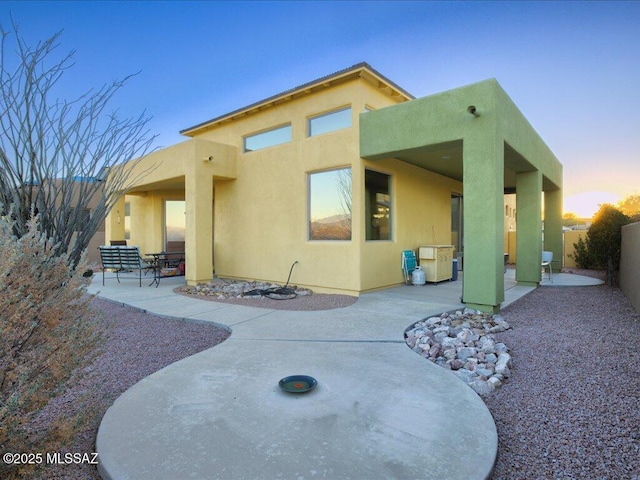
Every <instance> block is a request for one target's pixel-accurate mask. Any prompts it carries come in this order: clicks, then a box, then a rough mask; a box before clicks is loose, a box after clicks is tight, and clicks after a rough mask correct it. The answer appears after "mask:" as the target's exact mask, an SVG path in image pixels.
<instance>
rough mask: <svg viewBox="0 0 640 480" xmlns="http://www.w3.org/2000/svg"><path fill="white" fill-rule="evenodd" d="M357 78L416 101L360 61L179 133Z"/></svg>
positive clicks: (389, 92)
mask: <svg viewBox="0 0 640 480" xmlns="http://www.w3.org/2000/svg"><path fill="white" fill-rule="evenodd" d="M354 78H364V79H365V80H367V81H369V82H370V83H372V84H373V85H375V86H376V87H377V88H379V89H381V90H383V91H384V92H385V93H387V95H389V96H390V97H393V98H396V99H398V100H399V102H406V101H408V100H413V99H414V98H415V97H414V96H413V95H411V94H410V93H409V92H407V91H406V90H404V89H403V88H402V87H400V86H398V85H397V84H396V83H395V82H392V81H391V80H389V79H388V78H387V77H385V76H384V75H382V74H381V73H379V72H378V71H376V70H375V69H374V68H373V67H371V65H369V64H368V63H366V62H361V63H357V64H355V65H353V66H351V67H349V68H345V69H343V70H340V71H338V72H335V73H332V74H330V75H326V76H324V77H321V78H318V79H316V80H312V81H311V82H308V83H305V84H303V85H300V86H297V87H294V88H291V89H289V90H286V91H284V92H281V93H278V94H276V95H273V96H271V97H268V98H265V99H264V100H260V101H258V102H255V103H252V104H251V105H248V106H246V107H242V108H239V109H237V110H234V111H232V112H229V113H225V114H224V115H220V116H218V117H215V118H212V119H210V120H206V121H204V122H202V123H198V124H197V125H194V126H192V127H189V128H185V129H184V130H180V133H181V134H182V135H187V136H193V135H195V134H197V133H199V132H202V131H204V130H207V129H209V128H212V127H214V126H216V125H218V124H221V123H224V122H227V121H232V120H236V119H237V118H240V117H242V116H246V115H250V114H252V113H257V112H259V111H262V110H265V109H267V108H271V107H274V106H276V105H278V104H280V103H283V102H286V101H289V100H293V99H294V98H298V97H301V96H304V95H308V94H310V93H313V92H316V91H318V90H321V89H323V88H328V87H330V86H333V85H336V84H339V83H343V82H346V81H349V80H353V79H354Z"/></svg>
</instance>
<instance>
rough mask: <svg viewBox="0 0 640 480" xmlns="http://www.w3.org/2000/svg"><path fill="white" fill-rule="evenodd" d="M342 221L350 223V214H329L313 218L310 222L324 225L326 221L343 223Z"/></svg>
mask: <svg viewBox="0 0 640 480" xmlns="http://www.w3.org/2000/svg"><path fill="white" fill-rule="evenodd" d="M344 222H348V223H351V216H350V215H345V214H344V213H340V214H338V215H331V216H330V217H324V218H320V219H318V220H314V221H313V222H312V223H319V224H321V225H324V224H327V223H344Z"/></svg>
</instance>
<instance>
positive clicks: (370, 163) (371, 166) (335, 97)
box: [106, 63, 562, 310]
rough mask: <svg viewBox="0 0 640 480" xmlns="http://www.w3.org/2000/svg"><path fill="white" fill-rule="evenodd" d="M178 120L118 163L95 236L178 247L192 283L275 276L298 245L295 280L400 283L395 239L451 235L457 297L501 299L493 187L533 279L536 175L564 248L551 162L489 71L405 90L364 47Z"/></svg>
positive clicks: (500, 230) (489, 305) (523, 268)
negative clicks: (121, 181)
mask: <svg viewBox="0 0 640 480" xmlns="http://www.w3.org/2000/svg"><path fill="white" fill-rule="evenodd" d="M181 133H182V134H183V135H185V136H187V137H190V138H189V139H188V140H186V141H185V142H183V143H180V144H177V145H174V146H171V147H168V148H165V149H163V150H160V151H156V152H154V153H152V154H150V155H148V156H146V157H144V158H143V159H140V160H139V161H137V162H135V163H132V164H130V165H127V166H126V167H125V168H130V169H132V170H133V172H132V178H136V180H135V181H134V182H132V184H131V185H130V188H129V189H128V191H127V192H126V195H125V196H123V198H122V199H121V200H120V203H119V204H118V205H116V207H115V208H114V209H113V210H112V212H111V214H110V216H109V217H108V218H107V224H106V239H107V240H117V239H123V238H125V237H128V241H129V244H130V245H138V246H139V247H140V251H141V252H143V253H145V252H158V251H162V250H165V249H166V248H167V246H168V245H169V244H173V245H174V247H175V245H178V248H181V247H182V248H184V251H185V257H186V281H187V282H188V283H189V284H192V285H193V284H197V283H199V282H205V281H208V280H210V279H212V277H213V274H214V272H215V274H216V275H218V276H221V277H227V278H244V279H256V280H269V281H274V282H281V283H283V282H284V281H286V279H287V276H288V274H289V270H290V266H291V265H292V264H293V263H294V262H296V261H297V262H298V263H297V264H296V266H295V269H294V270H293V273H292V276H291V283H295V284H298V285H302V286H306V287H309V288H311V289H313V290H314V291H316V292H334V293H345V294H349V295H358V294H359V293H360V292H365V291H369V290H374V289H380V288H384V287H388V286H391V285H397V284H400V283H402V282H403V273H402V270H401V261H400V259H401V252H402V251H403V250H405V249H416V248H418V247H419V246H421V245H431V244H454V246H455V247H456V249H457V250H458V251H461V250H463V249H464V270H465V275H464V276H465V282H464V291H463V295H464V300H465V302H467V303H468V304H469V305H470V306H474V307H476V308H481V309H484V310H497V309H498V308H499V305H500V303H501V302H502V301H503V299H504V278H503V255H504V252H505V230H504V228H505V218H504V217H505V203H504V194H505V193H516V198H517V201H516V207H515V208H516V209H517V212H518V215H517V219H516V223H517V229H518V237H517V241H518V266H517V279H518V281H519V282H521V283H526V284H537V283H538V282H539V281H540V268H539V267H540V254H541V250H542V240H541V235H540V231H541V215H540V212H541V210H542V203H541V202H542V192H543V191H544V192H545V195H544V202H545V205H544V206H545V212H546V217H547V218H546V219H545V222H546V229H547V232H546V233H545V242H546V244H545V250H553V251H554V252H556V257H555V258H557V259H560V258H561V250H562V248H561V238H562V237H561V235H562V226H561V216H562V211H561V200H562V190H561V188H562V167H561V165H560V163H559V162H558V161H557V159H556V158H555V157H554V156H553V154H552V153H551V151H550V150H549V149H548V147H547V146H546V145H545V144H544V142H543V141H542V140H541V139H540V137H539V136H538V135H537V134H536V132H535V131H534V130H533V129H532V128H531V126H530V125H529V124H528V122H527V121H526V119H525V118H524V116H522V114H521V113H520V112H519V110H518V109H517V108H516V107H515V105H514V104H513V102H512V101H511V100H510V99H509V98H508V96H507V95H506V94H505V93H504V91H503V90H502V88H501V87H500V86H499V84H498V83H497V82H496V81H495V80H487V81H484V82H480V83H477V84H473V85H470V86H466V87H462V88H459V89H455V90H451V91H448V92H444V93H441V94H438V95H433V96H429V97H424V98H419V99H416V98H414V97H413V96H412V95H410V94H409V93H407V92H406V91H405V90H403V89H402V88H401V87H399V86H398V85H396V84H395V83H394V82H392V81H391V80H389V79H388V78H386V77H385V76H383V75H382V74H380V73H379V72H377V71H376V70H374V69H373V68H372V67H371V66H369V65H368V64H366V63H361V64H358V65H354V66H353V67H350V68H347V69H345V70H342V71H339V72H337V73H334V74H331V75H328V76H326V77H323V78H320V79H317V80H314V81H312V82H309V83H307V84H304V85H301V86H299V87H295V88H292V89H290V90H288V91H286V92H283V93H280V94H278V95H274V96H272V97H269V98H267V99H265V100H262V101H260V102H257V103H254V104H252V105H249V106H247V107H244V108H240V109H238V110H235V111H233V112H230V113H227V114H225V115H221V116H219V117H216V118H213V119H211V120H208V121H205V122H202V123H199V124H197V125H195V126H193V127H189V128H186V129H184V130H182V131H181ZM142 171H145V172H146V173H145V174H144V175H138V174H137V173H139V172H142ZM463 198H464V210H463V209H462V208H461V207H462V200H463ZM511 208H512V210H511V211H513V207H511ZM462 225H464V242H463V239H462V231H463V229H462ZM556 230H557V232H556ZM181 242H183V243H181ZM463 243H464V247H463Z"/></svg>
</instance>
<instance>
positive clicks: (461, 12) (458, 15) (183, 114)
mask: <svg viewBox="0 0 640 480" xmlns="http://www.w3.org/2000/svg"><path fill="white" fill-rule="evenodd" d="M10 15H12V16H13V18H14V20H15V21H16V22H17V23H18V24H19V26H20V31H21V33H22V35H23V36H24V37H26V39H27V40H29V41H37V40H42V39H45V38H48V37H50V36H51V35H52V34H54V33H56V32H57V31H59V30H63V35H62V38H61V47H60V54H62V53H66V52H68V51H69V50H76V54H75V66H74V67H73V68H72V69H71V70H69V72H68V73H67V74H66V76H65V79H64V82H63V84H62V85H61V92H62V93H61V96H64V97H65V98H68V99H71V98H75V97H77V96H78V95H79V94H80V93H83V92H85V91H86V90H88V89H89V88H91V87H100V86H102V85H103V84H104V83H108V82H111V81H112V80H115V79H119V78H122V77H124V76H126V75H128V74H130V73H135V72H138V71H139V72H140V73H139V75H137V76H136V77H135V78H133V79H132V80H131V81H130V82H129V84H128V85H127V86H126V87H125V88H124V89H123V90H121V91H120V93H119V94H118V95H117V96H116V97H115V99H114V100H113V103H112V106H113V107H114V108H118V110H119V112H120V114H121V115H122V116H137V115H138V114H139V113H141V112H142V111H146V112H147V114H148V115H150V116H152V117H153V119H152V121H151V123H150V127H151V130H152V131H153V132H154V133H157V134H158V135H159V137H158V141H157V146H168V145H172V144H174V143H176V142H179V141H182V140H185V139H186V138H184V137H181V136H180V134H179V133H178V131H179V130H181V129H184V128H187V127H190V126H193V125H196V124H198V123H200V122H202V121H205V120H208V119H210V118H213V117H216V116H218V115H221V114H224V113H227V112H229V111H232V110H235V109H237V108H240V107H243V106H246V105H248V104H251V103H253V102H256V101H258V100H261V99H263V98H266V97H269V96H271V95H273V94H276V93H280V92H282V91H284V90H287V89H289V88H291V87H294V86H297V85H300V84H303V83H306V82H308V81H310V80H314V79H316V78H319V77H322V76H324V75H327V74H330V73H333V72H335V71H337V70H341V69H344V68H346V67H349V66H351V65H354V64H356V63H359V62H363V61H364V62H367V63H369V64H370V65H371V66H372V67H373V68H375V69H376V70H378V71H379V72H380V73H382V74H383V75H385V76H387V77H388V78H390V79H391V80H393V81H394V82H395V83H397V84H398V85H400V86H401V87H403V88H404V89H405V90H407V91H409V92H410V93H412V94H413V95H415V96H416V97H422V96H426V95H431V94H434V93H438V92H441V91H444V90H448V89H451V88H456V87H460V86H463V85H467V84H470V83H475V82H478V81H480V80H485V79H488V78H495V79H497V80H498V82H499V83H500V84H501V85H502V87H503V88H504V89H505V91H506V92H507V94H508V95H509V96H510V97H511V99H512V100H513V101H514V102H515V104H516V105H517V106H518V107H519V108H520V110H521V111H522V112H523V114H524V115H525V117H527V119H528V120H529V122H530V123H531V125H532V126H533V128H534V129H535V130H536V131H537V132H538V133H539V134H540V136H541V137H542V139H543V140H544V141H545V142H546V143H547V145H548V146H549V147H550V148H551V150H552V151H553V152H554V153H555V155H556V156H557V157H558V159H559V160H560V162H561V163H562V164H563V166H564V195H565V211H572V212H575V213H577V214H578V215H582V216H590V215H592V214H593V213H594V212H595V211H596V210H597V204H598V203H603V202H609V203H615V202H617V201H618V200H620V199H621V198H622V197H624V196H626V195H629V194H633V193H635V194H640V27H639V25H640V2H631V1H629V2H612V1H607V2H479V1H474V2H435V1H434V2H419V1H410V2H401V1H393V2H391V1H389V2H385V1H376V2H366V1H357V2H346V1H345V2H327V1H317V2H312V1H307V2H294V1H286V2H268V1H253V2H231V1H228V2H213V1H209V2H188V1H183V2H177V1H176V2H171V1H165V2H153V1H144V2H96V1H92V2H80V1H75V2H36V1H30V2H11V1H9V2H0V24H1V25H2V27H3V28H4V29H5V30H7V29H10V27H11V19H10Z"/></svg>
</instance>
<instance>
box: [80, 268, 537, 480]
mask: <svg viewBox="0 0 640 480" xmlns="http://www.w3.org/2000/svg"><path fill="white" fill-rule="evenodd" d="M101 283H102V282H101V277H100V278H94V283H93V284H92V286H91V288H90V292H92V293H99V295H100V297H103V298H107V299H111V300H113V301H117V302H120V303H123V304H128V305H132V306H134V307H137V308H140V309H142V310H145V311H148V312H150V313H154V314H158V315H162V316H170V317H175V318H181V319H189V320H198V321H206V322H214V323H217V324H221V325H227V326H229V327H230V328H231V329H232V331H233V334H232V336H231V337H230V338H229V339H228V340H226V341H225V342H224V343H222V344H221V345H218V346H216V347H215V348H212V349H209V350H206V351H204V352H201V353H199V354H196V355H193V356H191V357H188V358H186V359H183V360H181V361H179V362H176V363H174V364H172V365H169V366H168V367H166V368H164V369H162V370H160V371H159V372H156V373H154V374H153V375H151V376H149V377H147V378H145V379H143V380H142V381H141V382H139V383H138V384H136V385H134V386H133V387H132V388H130V389H129V390H127V391H126V392H125V393H124V394H123V395H122V396H120V397H119V398H118V399H117V400H116V402H115V403H114V405H113V406H112V407H111V408H109V410H108V411H107V413H106V414H105V416H104V418H103V420H102V423H101V425H100V430H99V432H98V438H97V442H96V444H97V451H98V453H99V457H100V466H99V471H100V474H101V476H102V477H103V478H104V479H113V480H121V479H122V480H124V479H136V480H146V479H155V480H162V479H186V478H193V479H224V480H227V479H252V480H253V479H367V480H374V479H390V478H403V479H414V478H416V479H417V478H419V479H443V478H446V479H450V480H455V479H460V480H473V479H486V478H488V477H489V476H490V474H491V470H492V468H493V464H494V461H495V457H496V453H497V432H496V427H495V424H494V422H493V419H492V417H491V414H490V413H489V411H488V410H487V408H486V407H485V405H484V403H483V402H482V400H481V399H480V397H479V396H477V395H476V394H475V392H473V390H472V389H471V388H469V387H467V386H466V385H465V384H464V383H462V382H461V381H460V380H458V379H457V378H456V377H454V376H453V375H451V374H450V373H449V372H447V371H446V370H444V369H442V368H440V367H438V366H436V365H434V364H432V363H430V362H428V361H425V360H424V359H423V358H422V357H420V356H419V355H416V354H415V353H414V352H413V351H411V350H410V349H409V348H407V347H406V345H405V343H404V341H403V335H402V334H403V332H404V330H405V328H406V327H407V326H409V325H410V324H411V323H413V322H415V321H417V320H420V319H422V318H425V317H427V316H429V315H432V314H436V313H441V312H443V311H447V310H452V309H456V308H463V305H461V304H460V303H459V290H460V286H459V283H457V282H448V283H445V284H440V285H438V286H434V285H429V286H426V287H398V288H395V289H389V290H385V291H382V292H376V293H370V294H365V295H362V296H361V297H360V299H359V300H358V302H356V303H355V304H354V305H352V306H351V307H347V308H343V309H337V310H328V311H315V312H291V311H280V310H271V309H263V308H253V307H243V306H237V305H229V304H223V303H217V302H208V301H203V300H198V299H194V298H188V297H185V296H182V295H177V294H174V293H173V291H172V290H173V288H174V287H175V286H176V285H179V284H182V283H183V279H163V280H162V283H161V285H160V287H159V288H157V289H156V288H146V287H142V288H139V287H137V285H135V286H132V284H131V282H127V281H126V280H125V281H123V282H122V283H121V284H118V283H116V281H115V279H113V280H107V285H106V286H105V287H103V286H102V285H101ZM530 290H531V289H523V290H517V289H512V293H511V295H510V298H511V300H514V299H516V298H519V297H520V296H522V295H524V294H525V293H527V292H528V291H530ZM123 368H126V366H123ZM291 374H308V375H312V376H314V377H315V378H316V379H317V380H318V387H317V388H316V389H315V390H313V391H311V392H309V393H306V394H301V395H291V394H285V393H283V392H281V391H280V390H279V388H278V380H279V379H280V378H282V377H284V376H287V375H291Z"/></svg>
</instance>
